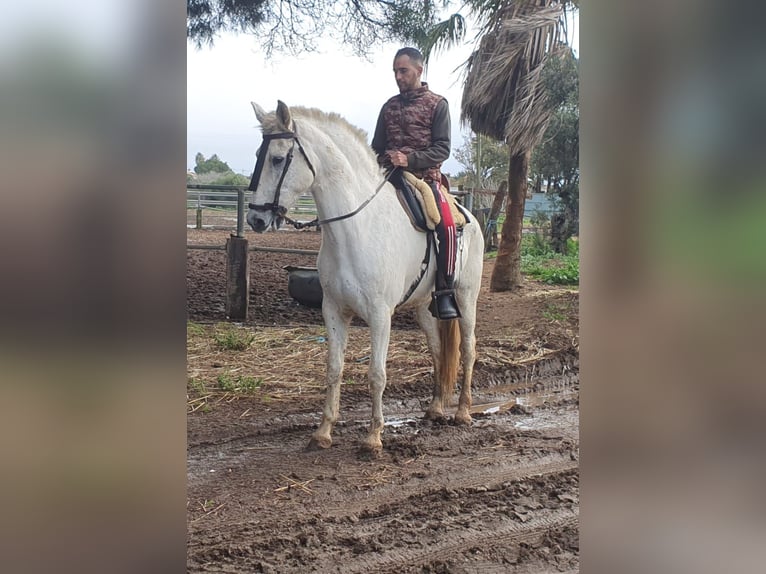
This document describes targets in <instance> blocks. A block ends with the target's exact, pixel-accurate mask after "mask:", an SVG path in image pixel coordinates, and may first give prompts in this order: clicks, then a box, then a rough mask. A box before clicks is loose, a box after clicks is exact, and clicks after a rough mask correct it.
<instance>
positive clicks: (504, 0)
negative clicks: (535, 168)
mask: <svg viewBox="0 0 766 574" xmlns="http://www.w3.org/2000/svg"><path fill="white" fill-rule="evenodd" d="M572 5H575V6H576V5H577V3H576V2H575V3H573V2H570V1H567V0H564V1H558V0H466V3H465V7H466V8H467V9H468V10H469V13H470V14H471V15H472V16H473V17H474V19H475V21H476V22H478V25H479V28H480V30H479V33H478V34H477V42H476V48H475V50H474V51H473V53H472V54H471V55H470V56H469V58H468V60H467V62H466V64H465V69H466V76H465V84H464V86H463V102H462V110H461V120H462V121H463V122H464V123H469V124H470V125H471V128H472V129H473V131H475V132H477V133H480V134H484V135H487V136H490V137H492V138H495V139H496V140H501V141H505V142H506V143H507V144H508V146H509V162H508V166H509V167H508V201H507V205H506V217H505V222H504V224H503V230H502V236H501V240H500V246H499V249H498V255H497V261H496V263H495V268H494V270H493V273H492V277H491V280H490V289H491V290H492V291H507V290H510V289H514V288H517V287H519V286H520V285H521V282H522V275H521V231H522V223H523V218H524V203H525V200H526V194H527V178H528V175H529V160H530V156H531V154H532V150H533V149H534V148H535V146H536V145H537V144H538V143H539V142H540V141H541V139H542V137H543V135H544V133H545V130H546V128H547V127H548V123H549V122H550V119H551V117H552V114H553V111H554V109H555V106H553V105H552V104H551V102H550V101H549V99H548V93H547V90H546V87H545V84H544V81H543V77H544V76H543V69H544V67H545V64H546V62H547V61H548V59H550V58H560V57H562V55H563V54H564V53H565V52H566V51H568V47H567V45H566V43H565V31H566V27H565V21H566V19H565V13H564V11H565V9H566V8H567V7H569V6H572ZM466 30H467V26H466V19H465V18H464V17H463V16H462V15H461V14H453V15H451V16H450V17H449V18H448V19H447V20H445V21H443V22H441V23H439V24H437V25H436V26H434V27H432V28H431V30H430V31H428V32H427V33H426V34H425V35H424V36H422V38H421V40H422V41H421V47H422V48H423V52H424V55H425V56H427V57H430V55H431V54H432V53H433V52H434V51H435V50H439V49H443V48H447V47H449V46H452V45H455V44H457V43H459V42H461V41H462V40H463V38H464V36H465V33H466Z"/></svg>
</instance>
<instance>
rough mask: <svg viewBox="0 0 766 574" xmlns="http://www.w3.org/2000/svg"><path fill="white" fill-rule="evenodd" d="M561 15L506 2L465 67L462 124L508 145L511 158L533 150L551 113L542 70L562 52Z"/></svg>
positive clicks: (554, 9)
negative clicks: (560, 41) (560, 40)
mask: <svg viewBox="0 0 766 574" xmlns="http://www.w3.org/2000/svg"><path fill="white" fill-rule="evenodd" d="M561 15H562V6H561V4H560V3H558V2H548V3H547V5H543V6H541V5H540V4H538V3H535V2H529V1H522V2H510V3H509V4H508V5H507V6H506V8H505V9H504V10H501V11H499V12H498V16H497V18H496V19H495V20H494V22H492V23H491V29H490V30H489V31H488V32H487V33H486V34H485V35H484V36H483V37H482V39H481V41H480V42H479V47H478V49H477V50H476V51H475V52H474V53H473V54H472V55H471V56H470V58H469V59H468V61H467V63H466V70H467V73H466V81H465V86H464V89H463V107H462V113H461V120H462V122H463V123H470V125H471V128H472V129H473V130H474V131H476V132H478V133H483V134H486V135H488V136H491V137H494V138H496V139H498V140H505V141H507V142H508V144H509V146H510V148H511V149H510V151H511V155H515V154H519V153H522V152H525V151H529V150H531V149H532V148H533V147H534V146H535V145H536V144H537V143H538V142H539V141H540V139H541V138H542V136H543V134H544V132H545V128H546V127H547V124H548V120H549V118H550V115H551V111H552V108H551V106H549V105H548V101H547V96H546V93H545V89H544V86H543V81H542V69H543V65H544V64H545V61H546V59H547V58H549V57H557V56H559V55H560V53H561V51H562V48H561V47H560V43H559V40H558V35H559V23H560V20H561Z"/></svg>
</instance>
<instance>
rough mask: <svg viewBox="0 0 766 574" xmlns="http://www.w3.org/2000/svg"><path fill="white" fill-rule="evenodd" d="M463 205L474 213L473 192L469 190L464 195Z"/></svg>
mask: <svg viewBox="0 0 766 574" xmlns="http://www.w3.org/2000/svg"><path fill="white" fill-rule="evenodd" d="M463 205H464V206H465V208H466V209H467V210H468V211H470V212H472V213H473V192H470V191H469V192H468V193H466V194H465V196H464V197H463Z"/></svg>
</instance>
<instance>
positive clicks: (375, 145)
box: [371, 108, 389, 165]
mask: <svg viewBox="0 0 766 574" xmlns="http://www.w3.org/2000/svg"><path fill="white" fill-rule="evenodd" d="M371 147H372V149H373V150H374V151H375V154H376V155H377V156H378V164H380V165H387V164H389V162H388V156H387V155H386V124H385V120H384V119H383V108H381V110H380V113H379V114H378V122H377V124H375V134H374V135H373V136H372V144H371Z"/></svg>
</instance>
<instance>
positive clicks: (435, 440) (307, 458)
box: [188, 409, 579, 573]
mask: <svg viewBox="0 0 766 574" xmlns="http://www.w3.org/2000/svg"><path fill="white" fill-rule="evenodd" d="M564 410H565V411H568V410H569V409H564ZM514 418H515V417H511V416H507V415H505V416H503V415H501V416H493V417H489V418H488V419H485V420H483V421H481V422H482V425H481V426H475V427H474V428H471V429H463V428H460V427H453V426H449V425H445V426H440V425H432V424H431V423H425V422H419V423H417V424H416V425H414V426H413V427H406V428H405V429H403V430H404V432H403V433H402V434H399V435H394V436H391V437H388V440H387V441H386V447H385V448H386V450H385V451H384V455H383V457H381V459H377V460H374V461H363V460H360V459H359V457H358V453H357V451H356V450H355V449H356V444H357V442H358V439H359V438H361V436H363V434H364V431H365V428H364V425H349V426H348V427H346V428H345V429H340V430H342V431H343V432H341V433H340V434H341V436H340V437H339V440H338V441H337V442H336V444H335V445H334V446H333V448H331V449H330V450H328V451H323V452H318V453H317V452H305V451H303V450H302V447H303V445H304V444H305V441H306V438H307V429H306V428H304V427H303V425H297V427H295V426H294V427H292V428H290V429H289V430H288V429H283V430H284V431H285V432H279V429H274V432H267V433H265V435H254V436H251V437H245V438H241V439H238V440H235V441H230V442H228V443H225V444H218V445H204V446H199V447H192V448H191V449H190V451H191V453H192V454H191V456H190V461H191V462H190V469H192V468H193V467H195V465H196V470H192V471H191V472H190V475H191V477H192V479H193V478H194V475H195V474H196V475H197V476H198V478H199V480H197V481H196V482H195V481H194V480H192V481H191V482H190V485H189V496H190V498H195V497H207V496H210V497H214V495H215V491H220V492H226V493H227V496H228V497H229V498H228V502H229V503H231V504H234V505H235V504H243V503H244V504H247V505H248V506H249V507H251V509H252V516H253V517H254V518H253V519H252V520H245V521H243V520H242V519H241V517H240V519H239V520H236V519H235V520H233V521H232V520H230V519H229V518H228V517H227V516H226V513H225V510H226V509H225V508H224V509H223V510H222V511H221V512H220V513H219V514H215V515H213V516H210V517H204V516H203V517H197V518H196V519H194V520H191V522H190V528H189V548H188V550H189V571H218V572H222V571H256V572H280V573H281V572H285V573H288V572H295V573H298V572H300V573H303V572H409V571H415V570H409V568H411V567H412V568H415V566H416V565H425V566H428V565H429V564H431V563H435V564H437V565H438V564H439V561H440V560H442V561H443V559H444V557H445V556H451V557H453V558H454V557H455V556H458V558H459V557H460V556H462V555H464V554H466V553H468V554H469V556H468V557H467V558H464V559H465V560H470V559H471V556H470V554H471V553H469V552H468V551H469V550H471V549H474V550H475V549H484V550H486V551H487V552H492V551H496V550H493V549H496V547H497V544H498V541H499V542H500V544H505V545H506V546H508V547H509V548H511V547H512V548H511V549H510V550H509V549H506V550H505V551H504V552H505V553H506V554H508V553H509V552H510V553H511V554H513V553H515V554H518V547H519V545H521V544H524V543H527V542H532V541H536V540H539V539H540V538H541V537H542V536H543V535H545V534H546V533H551V532H554V533H555V532H557V531H561V530H562V529H564V528H567V527H571V526H573V525H576V522H577V504H576V500H577V499H578V494H579V493H578V490H577V486H576V484H575V483H577V482H578V480H577V466H578V463H577V460H576V458H577V457H576V455H575V453H576V451H577V443H576V442H572V441H570V440H569V439H566V438H562V433H558V434H557V433H556V429H555V428H554V429H552V432H548V433H545V432H541V431H518V430H516V429H514V428H513V420H514ZM292 448H294V449H295V451H294V452H292V453H289V454H288V453H287V451H289V450H291V449H292ZM195 460H196V462H195ZM206 461H207V462H210V461H217V462H221V461H223V462H224V464H223V466H229V467H230V468H231V472H230V473H227V474H226V475H223V474H221V475H219V476H217V477H216V476H210V474H209V472H206V469H205V462H206ZM380 472H390V474H389V475H387V476H386V480H385V481H384V482H381V483H376V482H375V481H374V480H373V478H374V476H375V474H376V473H380ZM215 474H218V473H215ZM280 476H281V477H285V476H293V477H295V478H296V479H299V480H306V479H309V478H311V479H314V478H316V479H317V480H316V481H315V482H313V483H312V484H311V487H312V489H314V490H313V493H312V494H306V493H305V492H302V491H301V490H300V489H295V490H293V491H290V492H289V494H288V495H287V496H286V498H282V499H279V498H277V497H276V496H275V495H274V486H275V485H277V484H278V481H279V480H280ZM220 479H223V480H224V484H223V485H220V484H218V481H219V480H220ZM365 481H367V482H368V484H365ZM211 493H212V494H211ZM259 493H260V494H259ZM550 493H553V494H550ZM554 496H557V497H559V498H555V499H554V498H553V497H554ZM561 496H563V499H561V498H560V497H561ZM528 499H529V500H531V499H534V500H538V499H540V500H544V501H547V502H545V504H547V505H550V504H551V502H550V501H551V500H553V501H554V502H553V504H554V505H555V504H558V502H556V500H564V501H565V504H566V505H568V506H567V507H563V508H548V507H546V506H545V505H542V504H539V503H537V502H535V503H533V504H532V508H531V509H530V510H529V512H528V514H521V515H517V517H519V520H516V519H514V518H513V514H512V512H513V511H512V510H509V508H510V509H513V508H515V507H516V506H517V505H518V504H520V501H524V500H528ZM241 501H245V502H241ZM521 510H522V512H527V511H525V510H524V509H521ZM521 519H523V520H521ZM399 536H403V537H404V540H403V541H402V540H399ZM402 545H403V546H404V547H401V546H402ZM514 548H515V550H514ZM508 559H509V558H508V557H507V556H505V557H504V558H503V560H500V561H499V562H495V564H496V565H497V568H501V567H502V564H504V563H505V562H503V561H506V562H507V560H508ZM483 564H484V566H487V567H488V565H489V564H491V562H490V563H486V564H485V563H483ZM339 565H342V568H343V569H339ZM483 570H484V569H483ZM417 571H418V572H420V571H449V572H459V571H462V570H459V569H457V570H456V569H449V570H439V569H436V570H417ZM468 571H479V570H466V572H468ZM486 571H492V570H486ZM496 571H504V570H502V569H499V570H496ZM505 571H507V570H505Z"/></svg>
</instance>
